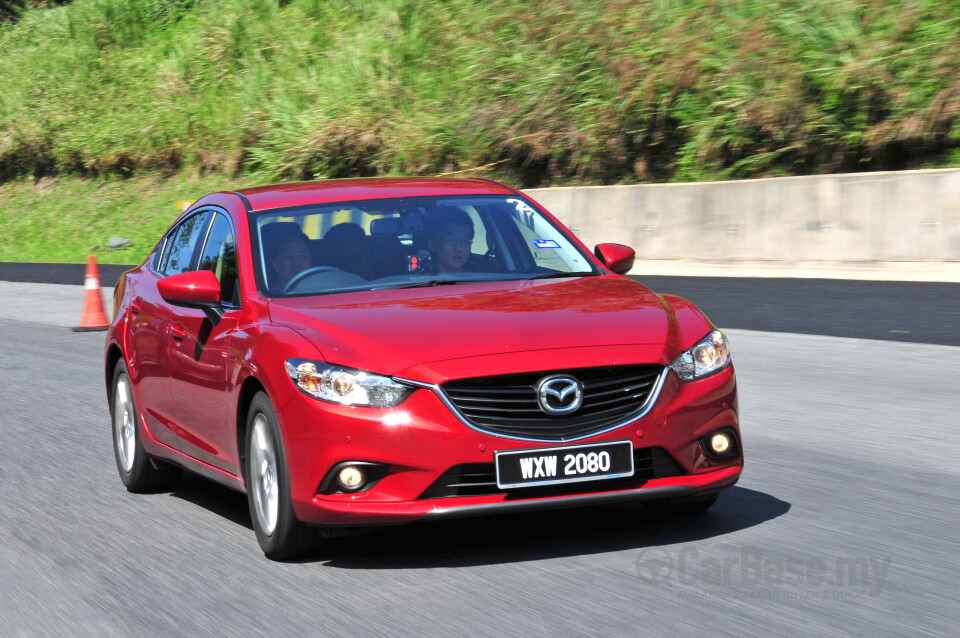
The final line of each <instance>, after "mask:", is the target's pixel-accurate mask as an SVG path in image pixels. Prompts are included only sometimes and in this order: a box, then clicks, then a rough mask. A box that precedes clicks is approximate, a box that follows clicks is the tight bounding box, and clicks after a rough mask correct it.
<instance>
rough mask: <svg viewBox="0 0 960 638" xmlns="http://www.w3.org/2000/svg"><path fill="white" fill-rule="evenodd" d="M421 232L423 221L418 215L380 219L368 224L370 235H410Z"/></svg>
mask: <svg viewBox="0 0 960 638" xmlns="http://www.w3.org/2000/svg"><path fill="white" fill-rule="evenodd" d="M422 230H423V219H421V218H420V216H419V215H407V216H404V217H380V218H378V219H374V220H373V221H371V222H370V234H371V235H393V236H394V237H399V236H400V235H411V234H413V233H418V232H420V231H422Z"/></svg>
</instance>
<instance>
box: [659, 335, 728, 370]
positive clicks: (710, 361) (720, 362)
mask: <svg viewBox="0 0 960 638" xmlns="http://www.w3.org/2000/svg"><path fill="white" fill-rule="evenodd" d="M728 365H730V342H729V341H727V336H726V335H725V334H723V333H722V332H720V331H719V330H714V331H712V332H711V333H710V334H708V335H707V336H706V337H704V338H703V339H701V340H700V342H699V343H698V344H697V345H695V346H693V347H692V348H690V349H689V350H687V351H686V352H684V353H683V354H681V355H680V356H679V357H677V358H676V359H675V360H674V362H673V363H671V364H670V367H671V368H672V369H673V371H674V372H676V373H677V376H678V377H680V378H681V379H683V380H684V381H693V380H694V379H702V378H703V377H707V376H710V375H711V374H713V373H714V372H719V371H720V370H723V369H724V368H726V367H727V366H728Z"/></svg>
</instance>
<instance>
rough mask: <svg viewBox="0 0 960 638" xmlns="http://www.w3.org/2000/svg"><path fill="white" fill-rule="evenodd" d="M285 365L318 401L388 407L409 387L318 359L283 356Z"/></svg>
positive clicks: (395, 402)
mask: <svg viewBox="0 0 960 638" xmlns="http://www.w3.org/2000/svg"><path fill="white" fill-rule="evenodd" d="M286 366H287V374H288V375H290V379H291V380H292V381H293V382H294V384H295V385H296V386H297V387H298V388H300V389H301V390H303V391H304V392H306V393H307V394H309V395H310V396H312V397H314V398H317V399H320V400H321V401H330V402H332V403H342V404H343V405H369V406H372V407H375V408H389V407H392V406H394V405H397V404H398V403H400V402H401V401H403V400H404V399H405V398H406V396H407V395H408V394H409V393H410V391H411V390H412V389H413V388H411V387H410V386H406V385H403V384H401V383H397V382H396V381H394V380H393V379H391V378H389V377H384V376H380V375H379V374H372V373H370V372H364V371H363V370H355V369H353V368H343V367H341V366H334V365H330V364H327V363H323V362H322V361H309V360H307V359H287V362H286Z"/></svg>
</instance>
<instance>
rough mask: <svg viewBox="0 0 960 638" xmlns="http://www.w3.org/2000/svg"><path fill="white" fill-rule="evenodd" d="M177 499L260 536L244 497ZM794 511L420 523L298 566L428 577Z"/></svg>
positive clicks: (188, 486)
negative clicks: (439, 570)
mask: <svg viewBox="0 0 960 638" xmlns="http://www.w3.org/2000/svg"><path fill="white" fill-rule="evenodd" d="M170 495H171V496H173V497H175V498H179V499H182V500H184V501H188V502H190V503H193V504H194V505H198V506H200V507H202V508H204V509H206V510H208V511H210V512H213V513H214V514H217V515H219V516H222V517H223V518H224V519H226V520H229V521H230V522H232V523H235V524H236V525H239V526H241V527H245V528H247V529H249V530H250V531H251V532H252V531H253V526H252V524H251V522H250V510H249V509H248V507H247V497H246V496H245V495H243V494H240V493H238V492H235V491H233V490H231V489H229V488H226V487H223V486H221V485H217V484H215V483H212V482H211V481H207V480H205V479H203V478H201V477H198V476H196V475H193V474H190V473H189V472H185V473H184V477H183V478H182V479H181V481H180V483H179V485H178V486H177V488H176V489H175V490H174V491H172V492H170ZM789 510H790V503H787V502H786V501H782V500H780V499H778V498H776V497H774V496H771V495H770V494H766V493H764V492H759V491H757V490H751V489H748V488H744V487H736V486H735V487H732V488H730V489H728V490H726V491H725V492H723V493H722V494H721V495H720V499H719V500H718V501H717V503H716V504H715V505H714V506H713V507H712V508H711V509H710V510H708V511H707V512H706V513H704V514H701V515H699V516H691V517H685V518H683V517H681V518H664V517H661V516H656V515H654V514H650V513H648V512H647V511H646V510H644V509H643V507H642V506H640V505H639V504H638V503H622V504H616V505H601V506H596V507H582V508H574V509H558V510H547V511H541V512H528V513H521V514H504V515H498V516H488V517H483V518H465V519H458V520H452V521H435V522H428V523H414V524H411V525H398V526H389V527H380V528H372V529H371V530H369V531H368V532H366V533H361V534H357V535H351V536H346V537H342V538H331V539H328V540H327V542H326V543H325V545H324V549H323V550H322V551H321V552H320V553H319V554H317V555H314V556H307V557H304V558H302V559H300V560H299V561H297V562H300V563H323V564H324V565H325V566H326V567H332V568H340V569H418V568H424V569H427V568H436V567H468V566H476V565H492V564H502V563H513V562H523V561H530V560H542V559H548V558H561V557H565V556H582V555H588V554H602V553H607V552H617V551H624V550H630V549H640V548H644V547H657V546H660V545H671V544H676V543H688V542H694V541H700V540H705V539H708V538H713V537H716V536H723V535H725V534H730V533H732V532H737V531H740V530H743V529H747V528H750V527H754V526H756V525H760V524H762V523H765V522H767V521H770V520H772V519H774V518H777V517H778V516H782V515H783V514H786V513H787V512H788V511H789Z"/></svg>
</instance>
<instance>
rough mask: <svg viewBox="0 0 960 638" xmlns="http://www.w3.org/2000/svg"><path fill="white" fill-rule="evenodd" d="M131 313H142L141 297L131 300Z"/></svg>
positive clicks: (134, 314)
mask: <svg viewBox="0 0 960 638" xmlns="http://www.w3.org/2000/svg"><path fill="white" fill-rule="evenodd" d="M130 314H131V315H133V316H134V317H136V316H137V315H139V314H140V299H134V300H133V301H131V302H130Z"/></svg>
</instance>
